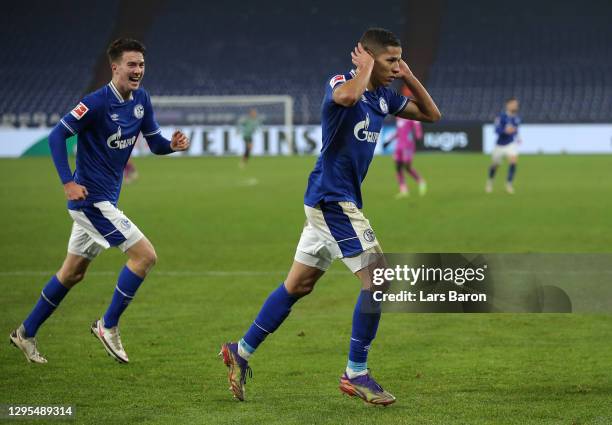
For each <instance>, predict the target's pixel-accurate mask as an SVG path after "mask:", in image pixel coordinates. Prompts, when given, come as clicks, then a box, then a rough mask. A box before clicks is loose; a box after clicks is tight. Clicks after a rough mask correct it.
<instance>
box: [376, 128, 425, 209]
mask: <svg viewBox="0 0 612 425" xmlns="http://www.w3.org/2000/svg"><path fill="white" fill-rule="evenodd" d="M396 126H397V130H396V132H395V134H394V135H393V136H391V138H390V139H388V140H387V142H386V143H385V145H388V144H389V143H390V142H391V141H392V140H393V139H396V140H397V141H396V143H395V149H394V151H393V160H394V161H395V170H396V173H397V182H398V183H399V188H400V191H399V193H398V194H397V197H398V198H403V197H406V196H408V194H409V191H408V185H406V179H405V178H404V169H405V170H406V171H407V172H408V174H410V175H411V176H412V178H413V179H414V180H415V181H416V182H417V183H418V185H419V194H420V195H421V196H423V195H425V193H426V192H427V183H425V180H424V179H423V178H422V177H421V176H420V175H419V173H418V172H417V171H416V170H415V169H414V168H413V167H412V160H413V158H414V154H415V151H416V141H417V140H418V139H420V138H422V137H423V127H422V125H421V123H420V122H418V121H412V120H406V119H403V118H399V117H397V118H396Z"/></svg>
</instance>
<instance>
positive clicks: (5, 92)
mask: <svg viewBox="0 0 612 425" xmlns="http://www.w3.org/2000/svg"><path fill="white" fill-rule="evenodd" d="M61 3H62V5H61V7H60V6H58V3H56V2H47V1H44V0H32V1H27V2H5V3H3V5H2V9H3V10H2V13H0V39H2V41H3V42H2V49H0V80H2V91H1V93H2V96H0V124H1V123H2V122H4V123H11V122H13V123H19V122H22V123H23V124H29V125H38V124H50V123H51V122H50V121H53V120H52V118H53V117H50V116H49V115H57V114H63V113H66V111H68V110H69V109H70V108H71V107H72V106H74V105H75V104H76V102H78V100H79V98H80V97H81V96H82V94H83V90H84V89H85V88H86V87H87V85H88V83H89V81H90V79H91V78H92V69H93V66H94V64H95V61H96V58H97V56H98V52H100V51H103V50H104V49H105V48H106V44H107V43H108V38H109V36H110V33H111V29H112V24H110V25H109V23H112V22H113V20H114V19H115V16H116V14H117V5H118V0H106V1H104V2H87V4H85V3H84V2H80V1H77V0H63V1H62V2H61ZM48 121H49V122H48Z"/></svg>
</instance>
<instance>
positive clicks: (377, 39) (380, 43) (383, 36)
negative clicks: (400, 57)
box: [359, 28, 402, 53]
mask: <svg viewBox="0 0 612 425" xmlns="http://www.w3.org/2000/svg"><path fill="white" fill-rule="evenodd" d="M359 42H360V43H361V45H362V46H363V47H364V48H365V49H366V50H369V51H370V52H372V53H375V52H377V51H380V50H381V49H384V48H387V47H389V46H392V47H402V43H400V41H399V38H397V37H396V36H395V34H393V33H392V32H391V31H389V30H386V29H384V28H368V29H367V30H366V32H364V33H363V35H362V36H361V38H360V39H359Z"/></svg>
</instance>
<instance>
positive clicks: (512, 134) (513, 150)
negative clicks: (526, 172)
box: [485, 97, 521, 194]
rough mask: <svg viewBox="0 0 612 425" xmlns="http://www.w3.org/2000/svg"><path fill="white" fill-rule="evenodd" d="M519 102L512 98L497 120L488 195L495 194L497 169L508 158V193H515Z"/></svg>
mask: <svg viewBox="0 0 612 425" xmlns="http://www.w3.org/2000/svg"><path fill="white" fill-rule="evenodd" d="M518 111H519V101H518V99H516V98H514V97H512V98H510V99H508V100H507V101H506V109H505V110H504V111H502V113H501V114H499V117H497V119H496V120H495V132H496V133H497V143H496V144H495V149H493V155H492V163H491V166H490V167H489V178H488V179H487V184H486V186H485V191H486V192H487V193H491V192H493V179H494V178H495V172H496V171H497V167H499V164H500V162H501V160H502V159H503V158H508V163H509V164H510V165H509V166H508V177H507V178H506V192H508V193H510V194H512V193H514V186H512V181H513V180H514V174H515V173H516V163H517V161H518V127H519V124H520V123H521V118H520V117H519V116H518Z"/></svg>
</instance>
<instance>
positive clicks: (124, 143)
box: [106, 126, 136, 149]
mask: <svg viewBox="0 0 612 425" xmlns="http://www.w3.org/2000/svg"><path fill="white" fill-rule="evenodd" d="M134 143H136V136H132V137H130V138H129V139H123V140H122V139H121V126H118V127H117V132H116V133H114V134H111V135H110V137H109V138H108V139H106V144H107V145H108V147H109V148H111V149H125V148H128V147H130V146H132V145H133V144H134Z"/></svg>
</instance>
